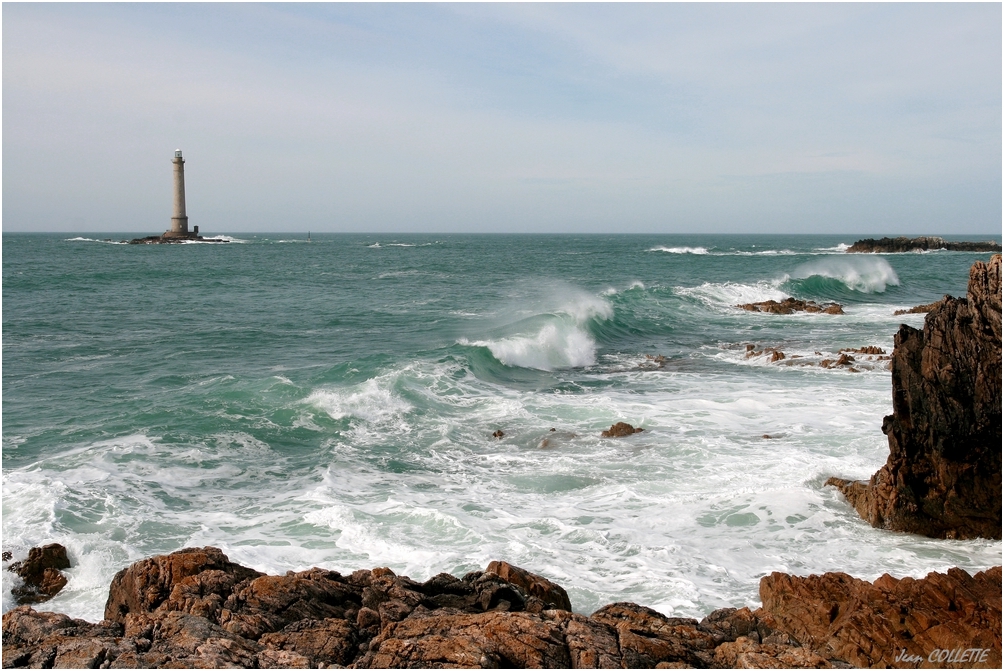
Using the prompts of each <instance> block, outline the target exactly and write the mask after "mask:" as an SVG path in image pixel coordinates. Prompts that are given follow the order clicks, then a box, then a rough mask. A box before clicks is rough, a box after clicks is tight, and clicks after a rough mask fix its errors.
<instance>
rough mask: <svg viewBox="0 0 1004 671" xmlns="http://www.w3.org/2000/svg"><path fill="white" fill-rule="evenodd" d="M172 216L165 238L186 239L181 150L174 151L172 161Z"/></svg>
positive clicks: (187, 234) (183, 164) (183, 172)
mask: <svg viewBox="0 0 1004 671" xmlns="http://www.w3.org/2000/svg"><path fill="white" fill-rule="evenodd" d="M171 163H173V164H174V214H173V215H171V229H170V230H169V231H167V233H165V234H164V235H165V237H172V238H187V237H189V235H190V233H189V232H188V215H187V214H185V159H183V158H182V157H181V150H180V149H178V150H175V152H174V159H173V160H172V161H171Z"/></svg>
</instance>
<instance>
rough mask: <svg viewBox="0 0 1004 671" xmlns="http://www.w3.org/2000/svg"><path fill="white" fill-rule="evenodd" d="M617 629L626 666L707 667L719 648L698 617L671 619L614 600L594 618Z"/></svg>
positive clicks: (596, 613) (648, 609)
mask: <svg viewBox="0 0 1004 671" xmlns="http://www.w3.org/2000/svg"><path fill="white" fill-rule="evenodd" d="M589 619H591V620H593V621H594V622H599V623H601V624H606V625H607V626H609V627H610V628H611V629H613V630H614V631H615V632H617V641H618V645H619V647H620V651H621V656H622V661H623V665H624V666H625V667H626V668H630V669H635V668H649V669H650V668H653V667H655V665H656V664H658V663H660V662H684V663H686V664H689V665H690V666H700V667H707V666H709V665H710V663H711V659H712V651H713V650H714V647H715V640H714V637H713V636H712V635H711V634H710V633H708V632H706V631H704V630H702V629H700V628H699V627H698V623H697V620H692V619H689V618H678V617H674V618H670V617H666V616H665V615H663V614H661V613H658V612H656V611H654V610H652V609H651V608H645V607H644V606H639V605H637V604H633V603H612V604H610V605H607V606H604V607H603V608H600V609H599V610H598V611H596V612H595V613H593V614H592V615H591V616H590V618H589Z"/></svg>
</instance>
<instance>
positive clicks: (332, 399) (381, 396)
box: [306, 376, 412, 423]
mask: <svg viewBox="0 0 1004 671" xmlns="http://www.w3.org/2000/svg"><path fill="white" fill-rule="evenodd" d="M392 382H393V379H392V377H390V376H383V377H380V378H373V379H369V380H366V381H365V382H363V383H361V384H358V385H356V386H354V387H351V388H349V389H318V390H317V391H314V392H313V393H311V394H310V396H308V397H307V399H306V402H307V403H309V404H311V405H313V406H315V407H317V408H319V409H321V410H323V411H324V412H326V413H327V414H328V415H329V416H330V417H331V418H332V419H343V418H345V417H355V418H357V419H361V420H364V421H367V422H375V423H382V422H387V421H391V420H395V419H399V418H401V417H402V416H404V415H406V414H407V413H408V412H410V411H411V409H412V406H411V404H410V403H408V402H407V401H405V400H404V399H402V398H400V397H399V396H398V395H397V394H395V393H394V391H393V390H392V389H391V388H390V385H391V384H392Z"/></svg>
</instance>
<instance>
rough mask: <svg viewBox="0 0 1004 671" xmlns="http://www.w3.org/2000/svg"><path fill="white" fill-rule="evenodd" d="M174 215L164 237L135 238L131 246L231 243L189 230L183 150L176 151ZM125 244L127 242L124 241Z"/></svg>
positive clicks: (174, 161)
mask: <svg viewBox="0 0 1004 671" xmlns="http://www.w3.org/2000/svg"><path fill="white" fill-rule="evenodd" d="M171 164H172V165H174V214H173V215H172V216H171V228H169V229H167V230H166V231H164V235H148V236H146V237H145V238H134V239H133V240H130V241H129V244H130V245H163V244H180V243H185V242H230V241H229V240H227V239H226V238H220V237H215V238H203V237H202V236H201V235H199V227H198V226H195V227H193V228H192V230H191V231H189V230H188V213H187V212H185V159H184V158H182V156H181V150H180V149H175V150H174V159H172V160H171ZM123 242H125V240H123Z"/></svg>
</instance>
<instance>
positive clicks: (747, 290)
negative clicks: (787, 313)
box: [673, 277, 788, 307]
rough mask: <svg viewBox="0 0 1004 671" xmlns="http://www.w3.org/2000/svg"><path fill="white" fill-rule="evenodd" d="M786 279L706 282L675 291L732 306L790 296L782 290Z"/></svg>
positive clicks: (710, 303)
mask: <svg viewBox="0 0 1004 671" xmlns="http://www.w3.org/2000/svg"><path fill="white" fill-rule="evenodd" d="M786 280H787V277H785V278H783V279H780V280H772V281H760V282H757V283H756V284H743V283H740V282H705V283H704V284H701V285H700V286H696V287H676V288H674V289H673V291H674V292H675V293H676V294H677V295H678V296H686V297H689V298H695V299H697V300H699V301H701V302H702V303H705V304H707V305H712V306H716V307H722V306H728V307H732V306H735V305H741V304H743V303H759V302H762V301H769V300H775V301H782V300H784V299H785V298H787V296H788V295H787V294H785V293H784V292H783V291H781V290H780V286H781V285H782V284H783V283H784V282H785V281H786Z"/></svg>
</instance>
